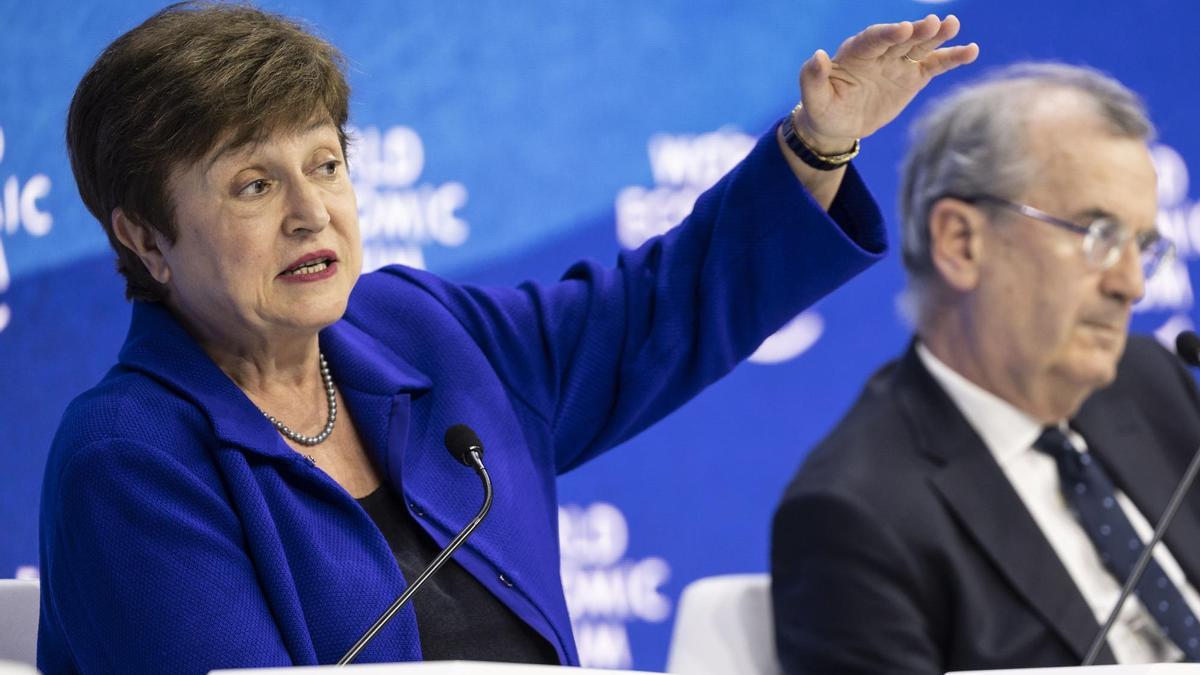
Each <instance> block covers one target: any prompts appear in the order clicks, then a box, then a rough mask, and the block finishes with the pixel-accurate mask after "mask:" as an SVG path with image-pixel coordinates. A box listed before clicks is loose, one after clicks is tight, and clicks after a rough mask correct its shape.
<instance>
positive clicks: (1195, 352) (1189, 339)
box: [1175, 330, 1200, 366]
mask: <svg viewBox="0 0 1200 675" xmlns="http://www.w3.org/2000/svg"><path fill="white" fill-rule="evenodd" d="M1175 353H1176V354H1179V358H1181V359H1183V362H1184V363H1186V364H1188V365H1189V366H1200V335H1196V333H1195V331H1190V330H1185V331H1183V332H1182V333H1180V334H1179V335H1178V336H1177V337H1176V338H1175Z"/></svg>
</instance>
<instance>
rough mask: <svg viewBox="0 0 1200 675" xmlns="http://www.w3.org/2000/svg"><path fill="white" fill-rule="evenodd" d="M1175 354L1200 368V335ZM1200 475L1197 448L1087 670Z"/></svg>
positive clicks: (1179, 341) (1180, 344)
mask: <svg viewBox="0 0 1200 675" xmlns="http://www.w3.org/2000/svg"><path fill="white" fill-rule="evenodd" d="M1175 353H1176V354H1178V355H1179V358H1181V359H1183V362H1184V363H1186V364H1188V365H1189V366H1192V367H1193V368H1196V367H1200V335H1196V333H1195V332H1193V331H1190V330H1185V331H1183V332H1182V333H1180V334H1179V335H1178V336H1177V337H1176V338H1175ZM1197 472H1200V448H1197V450H1196V454H1195V455H1193V456H1192V463H1191V464H1189V465H1188V468H1187V471H1185V472H1184V473H1183V478H1182V479H1180V481H1179V486H1178V487H1176V488H1175V494H1173V495H1171V501H1170V502H1168V503H1167V508H1166V510H1165V511H1163V515H1162V518H1160V519H1159V521H1158V526H1157V527H1155V528H1154V534H1153V535H1152V536H1151V537H1150V541H1149V542H1147V543H1146V547H1145V548H1144V549H1142V555H1141V556H1139V557H1138V559H1137V562H1136V563H1135V564H1134V566H1133V572H1132V573H1131V574H1130V575H1129V579H1128V580H1127V581H1126V582H1125V585H1124V586H1122V587H1121V595H1120V596H1119V597H1118V598H1117V604H1116V606H1115V607H1113V608H1112V611H1111V612H1109V614H1108V620H1106V621H1105V622H1104V627H1102V628H1101V629H1100V632H1099V633H1096V639H1094V640H1092V646H1091V648H1090V649H1088V653H1087V656H1086V657H1085V658H1084V659H1083V664H1082V665H1084V666H1090V665H1092V664H1093V663H1094V662H1095V661H1096V657H1097V656H1099V655H1100V649H1101V648H1102V647H1103V646H1104V641H1105V639H1107V638H1108V632H1109V631H1110V630H1112V627H1113V624H1114V623H1116V622H1117V615H1118V614H1120V613H1121V607H1123V606H1124V605H1125V601H1126V600H1127V599H1128V598H1129V595H1130V594H1131V593H1133V589H1134V587H1135V586H1137V584H1138V582H1139V581H1141V579H1142V575H1143V574H1145V572H1146V566H1147V565H1149V564H1150V557H1151V556H1152V555H1153V554H1154V547H1155V546H1157V545H1158V542H1159V541H1161V540H1162V537H1163V533H1164V532H1166V531H1167V527H1168V526H1169V525H1170V524H1171V521H1172V520H1174V519H1175V512H1176V511H1178V510H1179V506H1180V504H1182V503H1183V496H1184V495H1185V494H1187V491H1188V490H1189V489H1190V488H1191V487H1192V482H1193V481H1194V480H1195V479H1196V473H1197Z"/></svg>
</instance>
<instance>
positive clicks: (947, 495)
mask: <svg viewBox="0 0 1200 675" xmlns="http://www.w3.org/2000/svg"><path fill="white" fill-rule="evenodd" d="M895 377H896V378H897V384H898V385H900V386H899V387H897V391H898V392H900V396H899V400H898V404H899V406H900V408H901V410H902V411H903V414H904V415H905V416H906V417H907V418H908V420H909V423H910V425H911V427H912V429H913V431H914V435H915V437H916V439H917V445H918V447H919V448H920V450H921V452H922V453H923V454H924V455H926V456H927V457H928V458H929V459H930V460H931V461H932V462H933V463H934V464H935V466H936V467H937V468H936V469H935V470H934V471H933V472H932V474H931V476H930V481H931V483H932V485H933V489H934V490H935V491H936V492H937V493H938V494H939V495H940V496H941V498H942V500H943V501H944V502H945V504H946V506H947V508H948V509H949V510H950V511H951V512H952V513H953V514H954V516H955V517H956V519H957V520H958V521H959V522H960V523H961V524H962V526H963V528H964V529H965V530H966V531H967V532H968V533H969V534H970V536H971V538H972V539H974V540H975V542H976V543H977V544H978V545H979V547H980V549H982V551H983V552H984V553H985V554H986V555H987V556H988V557H989V558H990V559H991V560H992V561H993V562H994V563H995V565H996V567H997V569H999V570H1000V573H1001V574H1002V575H1003V576H1004V578H1005V579H1006V580H1007V581H1008V583H1009V584H1011V585H1012V587H1013V589H1014V590H1015V591H1016V592H1017V594H1019V595H1020V596H1021V597H1022V598H1024V599H1025V601H1026V602H1027V603H1029V605H1030V606H1031V607H1033V608H1034V611H1036V612H1037V613H1038V614H1039V615H1040V616H1041V617H1042V618H1043V619H1044V620H1045V622H1046V623H1047V625H1048V626H1050V628H1051V629H1052V630H1053V631H1054V632H1055V633H1057V634H1058V635H1059V637H1061V638H1062V639H1063V641H1064V642H1066V643H1067V644H1068V645H1069V646H1070V648H1071V650H1072V651H1073V652H1074V653H1075V655H1076V656H1077V657H1078V658H1079V659H1081V660H1082V659H1083V657H1084V656H1085V654H1086V652H1087V649H1088V647H1089V646H1090V645H1091V641H1092V640H1093V639H1094V638H1095V635H1096V632H1097V631H1098V630H1099V625H1098V624H1097V623H1096V620H1095V617H1094V616H1093V615H1092V612H1091V609H1090V608H1089V607H1088V605H1087V603H1086V601H1085V600H1084V598H1083V596H1082V595H1081V594H1080V592H1079V590H1078V588H1077V587H1076V586H1075V583H1074V582H1073V581H1072V580H1071V577H1070V575H1069V574H1068V573H1067V571H1066V569H1065V568H1064V567H1063V565H1062V562H1061V561H1060V560H1059V559H1058V555H1057V554H1056V553H1055V552H1054V549H1053V548H1052V547H1051V546H1050V543H1049V542H1047V541H1046V538H1045V536H1044V535H1043V534H1042V532H1041V529H1040V528H1038V526H1037V523H1036V522H1034V520H1033V517H1032V516H1030V515H1029V512H1028V510H1027V509H1026V508H1025V504H1024V502H1022V501H1021V498H1020V496H1018V495H1017V493H1016V491H1015V490H1014V489H1013V487H1012V485H1011V484H1010V483H1009V481H1008V478H1007V477H1006V476H1005V475H1004V473H1003V471H1002V470H1001V469H1000V466H999V464H997V463H996V460H995V458H994V457H993V456H992V453H991V452H990V451H989V450H988V449H987V446H986V445H984V442H983V440H982V439H981V438H980V437H979V435H978V434H977V433H976V432H975V430H974V429H973V428H972V427H971V425H970V424H969V423H968V422H967V420H966V418H964V417H963V415H962V413H961V412H959V410H958V408H957V407H956V406H955V404H954V402H953V401H952V400H951V399H950V397H949V396H948V395H947V394H946V393H945V391H943V390H942V388H941V386H940V385H938V384H937V382H936V381H935V380H934V379H933V377H932V376H931V375H930V374H929V372H928V371H927V370H926V369H925V367H924V366H923V365H922V364H921V361H920V359H919V357H918V356H917V354H916V350H915V349H914V348H913V347H910V348H909V350H908V352H907V353H906V354H905V356H904V357H903V359H902V360H901V362H900V364H899V367H898V369H897V371H896V376H895ZM1099 662H1100V663H1113V662H1114V661H1113V657H1112V654H1111V652H1110V651H1109V650H1108V647H1107V645H1106V646H1105V648H1104V650H1103V651H1102V652H1101V656H1100V658H1099Z"/></svg>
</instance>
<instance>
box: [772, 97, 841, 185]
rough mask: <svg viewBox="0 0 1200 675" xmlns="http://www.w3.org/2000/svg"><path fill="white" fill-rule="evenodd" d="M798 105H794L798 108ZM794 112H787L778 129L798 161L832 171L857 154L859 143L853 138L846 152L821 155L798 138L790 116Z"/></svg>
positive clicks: (794, 112) (798, 135) (794, 111)
mask: <svg viewBox="0 0 1200 675" xmlns="http://www.w3.org/2000/svg"><path fill="white" fill-rule="evenodd" d="M799 107H800V106H796V108H797V109H799ZM795 114H796V110H795V109H793V110H792V112H790V113H788V115H787V117H784V118H783V121H782V122H780V123H779V130H780V131H781V132H783V142H784V143H787V146H788V148H789V149H791V151H792V152H794V153H796V156H797V157H799V158H800V161H802V162H804V163H805V164H807V165H809V166H811V167H812V168H814V169H819V170H821V171H833V170H834V169H838V168H841V167H843V166H845V165H847V164H849V163H850V160H852V159H854V158H855V157H857V156H858V151H859V148H860V144H859V142H858V139H857V138H856V139H854V147H852V148H850V150H849V151H848V152H843V153H841V154H840V155H822V154H820V153H819V152H817V151H816V150H813V149H812V148H810V147H809V146H808V144H807V143H805V142H804V140H803V139H801V138H800V134H797V133H796V127H795V125H794V124H792V118H793V116H794V115H795Z"/></svg>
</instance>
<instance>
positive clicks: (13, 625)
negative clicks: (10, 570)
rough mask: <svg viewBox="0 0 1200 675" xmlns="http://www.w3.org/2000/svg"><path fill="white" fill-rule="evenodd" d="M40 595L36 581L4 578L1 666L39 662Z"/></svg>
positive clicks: (1, 587)
mask: <svg viewBox="0 0 1200 675" xmlns="http://www.w3.org/2000/svg"><path fill="white" fill-rule="evenodd" d="M39 592H40V589H39V586H38V582H37V581H36V580H32V581H31V580H27V579H0V665H9V664H4V662H5V661H15V662H17V663H24V664H29V665H31V666H32V665H35V664H36V663H37V631H38V609H39V607H40V603H41V596H40V595H39ZM8 672H21V671H10V670H4V669H0V673H8Z"/></svg>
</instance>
